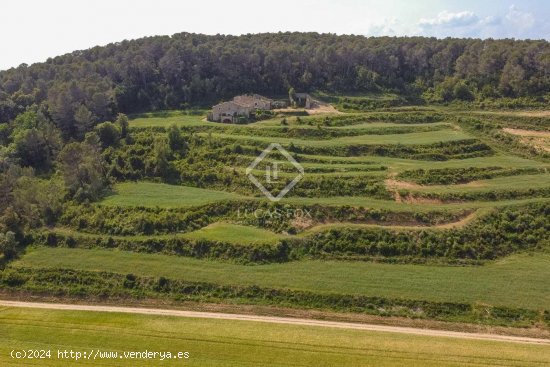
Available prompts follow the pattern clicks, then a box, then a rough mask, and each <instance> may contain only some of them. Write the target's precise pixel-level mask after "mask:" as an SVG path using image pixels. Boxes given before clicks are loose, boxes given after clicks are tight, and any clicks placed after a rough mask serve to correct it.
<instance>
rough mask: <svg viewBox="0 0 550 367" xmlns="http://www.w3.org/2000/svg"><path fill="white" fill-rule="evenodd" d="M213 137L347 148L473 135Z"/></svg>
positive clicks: (448, 132)
mask: <svg viewBox="0 0 550 367" xmlns="http://www.w3.org/2000/svg"><path fill="white" fill-rule="evenodd" d="M201 134H202V133H201ZM212 136H213V137H219V138H227V139H235V140H239V141H246V140H254V141H260V142H264V143H272V142H274V141H275V142H277V143H280V144H281V145H289V144H290V143H293V144H295V145H300V146H313V147H331V146H343V145H344V146H345V145H350V144H432V143H438V142H442V141H453V140H463V139H471V138H472V136H471V135H468V134H466V133H464V132H462V131H459V130H454V129H446V130H438V131H428V132H418V133H410V134H387V135H359V136H345V137H341V138H334V139H330V140H305V139H294V138H279V137H277V138H272V137H264V136H248V135H234V134H220V133H214V134H212Z"/></svg>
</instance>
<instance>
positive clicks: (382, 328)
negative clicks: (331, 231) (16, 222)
mask: <svg viewBox="0 0 550 367" xmlns="http://www.w3.org/2000/svg"><path fill="white" fill-rule="evenodd" d="M0 306H3V307H24V308H38V309H50V310H70V311H94V312H120V313H133V314H143V315H155V316H176V317H189V318H206V319H220V320H238V321H255V322H267V323H273V324H286V325H303V326H318V327H331V328H338V329H353V330H367V331H378V332H389V333H401V334H414V335H423V336H437V337H448V338H460V339H477V340H492V341H503V342H513V343H527V344H543V345H550V339H537V338H529V337H521V336H508V335H496V334H482V333H466V332H459V331H445V330H431V329H418V328H412V327H400V326H386V325H373V324H360V323H351V322H337V321H323V320H311V319H298V318H290V317H274V316H255V315H239V314H229V313H216V312H198V311H180V310H164V309H158V308H137V307H117V306H92V305H71V304H59V303H38V302H19V301H1V300H0ZM0 312H1V310H0Z"/></svg>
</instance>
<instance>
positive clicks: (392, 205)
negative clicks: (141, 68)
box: [101, 182, 545, 212]
mask: <svg viewBox="0 0 550 367" xmlns="http://www.w3.org/2000/svg"><path fill="white" fill-rule="evenodd" d="M115 192H116V193H115V194H113V195H111V196H108V197H107V198H105V199H104V200H103V201H101V204H103V205H113V206H141V207H153V208H154V207H157V206H158V207H160V208H180V207H189V206H195V205H204V204H209V203H213V202H217V201H221V200H242V199H258V200H267V199H265V198H264V197H246V196H242V195H238V194H235V193H230V192H226V191H217V190H208V189H201V188H196V187H190V186H179V185H167V184H159V183H150V182H125V183H120V184H117V185H116V186H115ZM540 200H545V199H544V198H541V199H521V200H506V201H499V202H468V203H452V204H441V205H437V206H434V205H433V204H422V203H418V204H406V203H398V202H395V201H391V200H380V199H373V198H369V197H353V196H344V197H342V196H334V197H326V198H306V197H292V196H290V195H289V196H286V197H284V198H283V199H282V200H281V203H282V204H295V205H314V204H320V205H331V206H332V205H334V206H342V205H351V206H364V207H370V208H375V209H389V210H399V211H424V212H425V211H430V210H440V209H449V210H453V209H464V208H485V207H493V206H498V205H509V204H521V203H527V202H534V201H540Z"/></svg>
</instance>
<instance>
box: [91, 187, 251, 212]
mask: <svg viewBox="0 0 550 367" xmlns="http://www.w3.org/2000/svg"><path fill="white" fill-rule="evenodd" d="M115 192H116V194H114V195H111V196H108V197H107V198H105V200H103V201H102V203H103V204H106V205H116V206H148V207H155V206H158V207H161V208H172V207H186V206H194V205H203V204H208V203H213V202H216V201H220V200H232V199H239V198H243V197H242V196H240V195H237V194H233V193H229V192H224V191H216V190H208V189H200V188H196V187H190V186H176V185H167V184H159V183H151V182H125V183H120V184H118V185H116V187H115Z"/></svg>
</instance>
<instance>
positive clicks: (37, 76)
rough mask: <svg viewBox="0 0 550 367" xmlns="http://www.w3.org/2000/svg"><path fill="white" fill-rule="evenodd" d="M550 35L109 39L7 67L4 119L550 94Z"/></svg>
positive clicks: (68, 121) (67, 125) (65, 124)
mask: <svg viewBox="0 0 550 367" xmlns="http://www.w3.org/2000/svg"><path fill="white" fill-rule="evenodd" d="M548 70H550V44H549V43H548V42H547V41H545V40H538V41H532V40H522V41H520V40H512V39H505V40H493V39H487V40H479V39H451V38H447V39H441V40H440V39H436V38H423V37H400V38H396V37H363V36H355V35H341V36H337V35H333V34H317V33H272V34H270V33H267V34H254V35H250V34H249V35H243V36H227V35H214V36H208V35H201V34H190V33H179V34H175V35H173V36H157V37H147V38H141V39H137V40H132V41H123V42H117V43H112V44H109V45H107V46H102V47H99V46H98V47H94V48H91V49H88V50H84V51H74V52H72V53H70V54H66V55H62V56H58V57H55V58H50V59H48V60H47V61H46V62H43V63H37V64H33V65H31V66H28V65H25V64H22V65H20V66H19V67H17V68H12V69H9V70H6V71H2V72H0V122H8V121H10V120H12V119H14V118H15V117H16V116H17V115H18V114H19V113H21V112H23V111H25V109H26V108H27V107H29V106H31V105H33V104H36V105H41V104H44V105H45V106H46V109H45V110H46V111H47V112H48V115H49V116H51V118H52V119H53V121H54V122H55V123H56V125H57V126H58V127H59V128H60V129H61V131H62V134H63V136H64V137H78V136H80V137H82V136H83V131H87V130H90V129H91V127H93V125H95V124H97V123H99V122H103V121H106V120H112V119H114V117H115V115H116V114H117V113H118V112H124V113H133V112H138V111H145V110H159V109H167V108H182V107H186V106H195V105H209V104H211V103H213V102H216V101H219V100H220V99H228V98H230V97H232V96H234V95H236V94H240V93H246V92H257V93H263V94H268V95H281V96H283V97H284V96H286V95H287V93H288V90H289V88H294V89H295V90H297V91H310V92H311V91H315V90H322V91H328V92H332V93H378V92H390V91H391V92H394V93H398V94H400V95H411V96H422V97H423V98H424V99H425V100H429V101H440V102H445V101H451V100H466V101H467V100H473V99H491V98H500V97H508V98H518V97H533V98H539V99H541V98H542V99H544V98H545V97H544V96H545V95H547V94H548V93H549V92H550V74H549V73H548Z"/></svg>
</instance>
